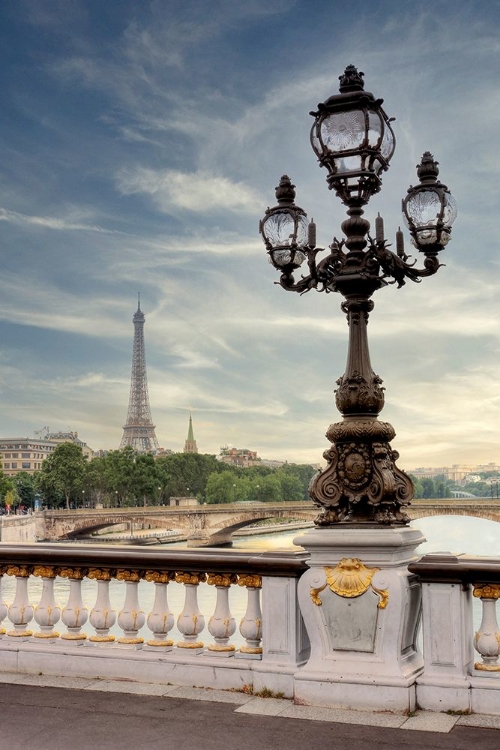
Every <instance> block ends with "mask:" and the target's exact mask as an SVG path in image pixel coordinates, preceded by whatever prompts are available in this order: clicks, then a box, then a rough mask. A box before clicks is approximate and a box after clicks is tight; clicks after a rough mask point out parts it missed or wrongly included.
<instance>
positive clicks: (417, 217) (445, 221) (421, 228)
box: [403, 151, 457, 252]
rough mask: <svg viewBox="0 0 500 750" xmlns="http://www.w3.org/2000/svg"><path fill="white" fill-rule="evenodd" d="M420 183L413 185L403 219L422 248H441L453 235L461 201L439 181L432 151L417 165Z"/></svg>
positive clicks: (405, 204)
mask: <svg viewBox="0 0 500 750" xmlns="http://www.w3.org/2000/svg"><path fill="white" fill-rule="evenodd" d="M417 174H418V176H419V178H420V184H419V185H417V186H416V187H410V188H409V190H408V195H407V196H406V198H405V199H404V200H403V219H404V222H405V224H406V226H407V227H408V229H409V230H410V234H411V237H412V239H411V242H412V244H413V245H414V246H415V247H416V248H418V249H419V250H422V251H423V252H425V251H427V252H428V251H430V250H436V251H437V250H441V249H442V248H443V247H445V245H447V244H448V242H449V241H450V239H451V226H452V224H453V222H454V221H455V219H456V218H457V203H456V201H455V198H454V197H453V196H452V195H451V193H450V191H449V190H448V188H447V187H446V185H443V184H442V183H441V182H439V181H438V179H437V177H438V174H439V169H438V162H436V161H435V160H434V158H433V156H432V154H431V153H430V152H429V151H426V152H425V153H424V155H423V156H422V160H421V162H420V164H419V165H418V166H417Z"/></svg>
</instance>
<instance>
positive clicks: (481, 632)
mask: <svg viewBox="0 0 500 750" xmlns="http://www.w3.org/2000/svg"><path fill="white" fill-rule="evenodd" d="M409 569H410V572H412V573H415V574H416V575H417V576H418V578H419V580H420V582H421V586H422V614H423V622H422V625H423V655H424V670H423V673H422V674H421V675H420V677H419V678H418V679H417V686H416V687H417V703H418V705H419V706H420V707H421V708H423V709H426V708H427V709H430V710H433V711H436V710H440V711H449V710H451V711H464V712H468V711H472V712H473V713H490V714H500V627H499V624H498V605H497V603H498V600H499V599H500V559H499V558H492V557H489V558H480V557H472V556H468V555H457V556H456V555H452V554H446V553H444V554H434V555H425V556H424V557H422V558H421V559H420V560H419V561H418V562H414V563H411V564H410V565H409ZM478 608H480V612H478V611H477V609H478ZM474 625H475V627H477V630H475V627H474ZM474 631H475V632H474Z"/></svg>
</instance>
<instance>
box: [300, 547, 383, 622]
mask: <svg viewBox="0 0 500 750" xmlns="http://www.w3.org/2000/svg"><path fill="white" fill-rule="evenodd" d="M379 570H380V568H367V567H366V565H365V564H364V563H362V562H361V560H360V559H359V558H357V557H343V558H342V560H341V561H340V562H339V563H338V564H337V565H336V566H335V567H334V568H330V567H328V566H325V568H324V571H325V575H326V583H325V585H324V586H320V588H312V589H311V591H310V594H311V599H312V600H313V603H314V604H316V606H318V607H320V606H321V605H322V601H321V599H320V598H319V594H320V593H321V591H323V590H324V589H326V587H327V586H329V587H330V590H331V591H333V593H334V594H337V596H341V597H343V598H346V599H353V598H356V597H358V596H362V595H363V594H364V593H365V592H366V591H368V589H369V588H370V587H371V589H372V591H374V592H375V593H376V594H378V596H379V597H380V601H379V603H378V608H379V609H385V608H386V607H387V603H388V601H389V592H388V591H387V590H386V589H377V588H376V587H375V586H374V585H373V583H372V578H373V576H374V575H375V573H378V571H379Z"/></svg>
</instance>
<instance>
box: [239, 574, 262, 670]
mask: <svg viewBox="0 0 500 750" xmlns="http://www.w3.org/2000/svg"><path fill="white" fill-rule="evenodd" d="M238 586H246V589H247V593H248V602H247V611H246V612H245V615H244V617H243V619H242V620H241V622H240V633H241V635H242V636H243V638H244V639H245V640H246V642H247V643H246V646H241V647H240V651H239V654H238V656H240V658H246V659H262V646H261V645H260V643H261V640H262V612H261V609H260V590H261V588H262V576H258V575H253V576H252V575H246V576H239V577H238Z"/></svg>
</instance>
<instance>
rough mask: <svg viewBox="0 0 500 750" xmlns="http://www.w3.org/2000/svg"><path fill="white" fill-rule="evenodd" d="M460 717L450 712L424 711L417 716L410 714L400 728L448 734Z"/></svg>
mask: <svg viewBox="0 0 500 750" xmlns="http://www.w3.org/2000/svg"><path fill="white" fill-rule="evenodd" d="M458 719H459V717H458V716H450V714H438V713H433V712H432V711H422V712H419V713H418V714H416V715H415V716H410V718H409V719H407V720H406V721H405V723H404V724H402V725H401V727H400V729H411V730H414V731H417V732H443V733H445V734H447V733H448V732H451V730H452V729H453V727H454V726H455V724H456V723H457V721H458Z"/></svg>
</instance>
